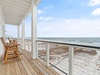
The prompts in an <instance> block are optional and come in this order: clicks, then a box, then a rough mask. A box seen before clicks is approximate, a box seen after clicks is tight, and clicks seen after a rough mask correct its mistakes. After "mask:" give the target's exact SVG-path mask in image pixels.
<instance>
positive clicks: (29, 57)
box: [0, 0, 100, 75]
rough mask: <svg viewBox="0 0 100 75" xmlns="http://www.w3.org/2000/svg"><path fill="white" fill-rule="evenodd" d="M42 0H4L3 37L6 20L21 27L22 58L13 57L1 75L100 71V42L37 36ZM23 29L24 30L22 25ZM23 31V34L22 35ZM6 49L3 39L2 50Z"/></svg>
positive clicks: (94, 74) (98, 74)
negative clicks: (27, 35) (27, 26)
mask: <svg viewBox="0 0 100 75" xmlns="http://www.w3.org/2000/svg"><path fill="white" fill-rule="evenodd" d="M40 1H41V0H0V37H3V38H5V39H6V34H5V24H10V25H15V26H17V27H18V32H17V38H15V40H17V41H18V43H20V44H21V46H20V51H21V53H22V55H21V56H20V57H21V60H18V59H17V58H14V59H9V60H8V63H7V64H3V53H2V55H1V56H0V75H100V46H93V45H86V44H76V43H68V42H67V43H66V42H59V41H50V40H39V39H37V6H38V4H39V3H40ZM30 13H31V14H32V21H31V33H32V34H31V39H26V38H25V19H26V17H27V16H28V15H30ZM20 25H21V27H22V28H21V29H22V30H21V31H22V32H20V27H19V26H20ZM20 33H21V35H22V36H21V38H20ZM3 51H4V49H3V47H2V45H1V43H0V54H1V52H3Z"/></svg>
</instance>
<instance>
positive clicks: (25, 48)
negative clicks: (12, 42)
mask: <svg viewBox="0 0 100 75" xmlns="http://www.w3.org/2000/svg"><path fill="white" fill-rule="evenodd" d="M24 49H25V50H26V40H24Z"/></svg>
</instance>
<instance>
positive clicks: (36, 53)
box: [36, 41, 38, 58]
mask: <svg viewBox="0 0 100 75" xmlns="http://www.w3.org/2000/svg"><path fill="white" fill-rule="evenodd" d="M36 58H38V42H37V41H36Z"/></svg>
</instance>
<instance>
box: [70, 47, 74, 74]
mask: <svg viewBox="0 0 100 75" xmlns="http://www.w3.org/2000/svg"><path fill="white" fill-rule="evenodd" d="M73 55H74V47H72V46H69V75H73Z"/></svg>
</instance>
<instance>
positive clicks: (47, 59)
mask: <svg viewBox="0 0 100 75" xmlns="http://www.w3.org/2000/svg"><path fill="white" fill-rule="evenodd" d="M46 49H47V52H46V65H47V66H49V43H47V44H46Z"/></svg>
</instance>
